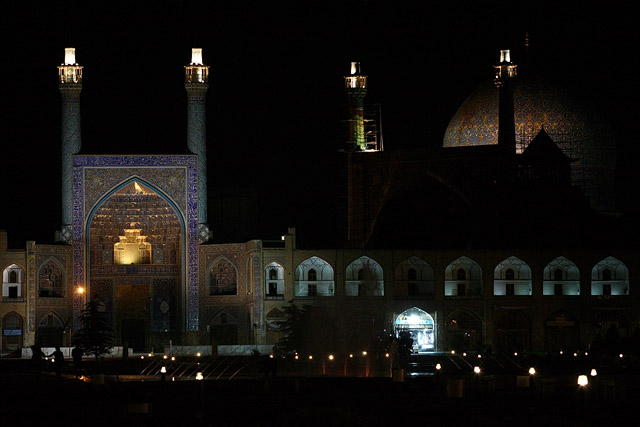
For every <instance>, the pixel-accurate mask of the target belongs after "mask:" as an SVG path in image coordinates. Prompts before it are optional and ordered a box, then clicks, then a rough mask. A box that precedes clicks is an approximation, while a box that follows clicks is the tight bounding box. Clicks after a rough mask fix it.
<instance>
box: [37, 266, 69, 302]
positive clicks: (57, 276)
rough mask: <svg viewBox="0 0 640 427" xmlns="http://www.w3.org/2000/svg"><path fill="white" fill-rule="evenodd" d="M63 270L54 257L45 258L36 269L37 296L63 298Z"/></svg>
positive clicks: (64, 286) (64, 288) (64, 287)
mask: <svg viewBox="0 0 640 427" xmlns="http://www.w3.org/2000/svg"><path fill="white" fill-rule="evenodd" d="M65 291H66V280H65V270H64V266H63V265H62V263H61V262H60V261H59V260H57V259H56V258H54V257H49V258H47V259H46V260H45V261H44V262H43V263H42V264H40V267H39V268H38V296H39V297H41V298H43V297H46V298H63V297H64V296H65V294H66V292H65Z"/></svg>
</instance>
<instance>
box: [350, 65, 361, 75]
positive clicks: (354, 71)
mask: <svg viewBox="0 0 640 427" xmlns="http://www.w3.org/2000/svg"><path fill="white" fill-rule="evenodd" d="M354 74H360V63H359V62H351V75H352V76H353V75H354Z"/></svg>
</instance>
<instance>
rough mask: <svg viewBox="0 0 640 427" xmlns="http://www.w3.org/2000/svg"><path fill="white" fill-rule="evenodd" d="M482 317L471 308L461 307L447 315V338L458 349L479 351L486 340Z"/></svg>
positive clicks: (448, 343) (450, 345)
mask: <svg viewBox="0 0 640 427" xmlns="http://www.w3.org/2000/svg"><path fill="white" fill-rule="evenodd" d="M483 330H484V325H483V323H482V319H481V318H480V316H478V315H477V314H476V313H474V312H472V311H471V310H469V309H466V308H461V309H458V310H456V311H454V312H453V313H451V314H449V316H447V320H446V328H445V340H446V343H447V345H448V347H449V348H450V349H452V350H456V351H479V350H480V349H481V348H482V345H483V342H484V334H483Z"/></svg>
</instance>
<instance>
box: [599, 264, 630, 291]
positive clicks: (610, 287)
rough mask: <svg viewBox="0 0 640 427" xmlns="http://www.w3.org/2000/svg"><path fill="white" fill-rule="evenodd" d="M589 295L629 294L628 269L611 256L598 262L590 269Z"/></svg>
mask: <svg viewBox="0 0 640 427" xmlns="http://www.w3.org/2000/svg"><path fill="white" fill-rule="evenodd" d="M591 295H596V296H603V297H606V296H619V295H629V269H628V268H627V266H626V265H625V264H624V263H623V262H622V261H620V260H619V259H616V258H614V257H612V256H608V257H606V258H605V259H603V260H601V261H600V262H598V263H597V264H596V265H594V266H593V268H592V269H591Z"/></svg>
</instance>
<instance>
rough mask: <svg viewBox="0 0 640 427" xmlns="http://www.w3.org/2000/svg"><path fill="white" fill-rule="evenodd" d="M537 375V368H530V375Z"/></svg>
mask: <svg viewBox="0 0 640 427" xmlns="http://www.w3.org/2000/svg"><path fill="white" fill-rule="evenodd" d="M535 374H536V368H534V367H533V366H532V367H530V368H529V375H535Z"/></svg>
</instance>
